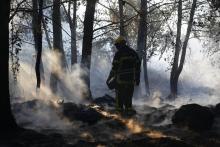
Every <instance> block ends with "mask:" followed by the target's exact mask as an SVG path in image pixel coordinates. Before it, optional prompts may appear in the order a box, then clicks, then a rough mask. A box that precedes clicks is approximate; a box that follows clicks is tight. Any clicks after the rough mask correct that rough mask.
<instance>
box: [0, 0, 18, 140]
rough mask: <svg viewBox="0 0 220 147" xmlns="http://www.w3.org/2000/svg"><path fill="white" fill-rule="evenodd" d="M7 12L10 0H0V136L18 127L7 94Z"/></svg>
mask: <svg viewBox="0 0 220 147" xmlns="http://www.w3.org/2000/svg"><path fill="white" fill-rule="evenodd" d="M9 14H10V0H1V1H0V21H1V23H0V32H1V34H0V36H1V40H0V43H1V49H0V58H1V62H0V71H1V76H0V81H1V82H0V83H1V98H0V116H1V117H0V132H1V134H0V135H1V137H3V135H6V134H5V133H9V132H12V131H15V130H17V129H18V126H17V124H16V121H15V119H14V117H13V115H12V112H11V104H10V94H9V27H8V23H9Z"/></svg>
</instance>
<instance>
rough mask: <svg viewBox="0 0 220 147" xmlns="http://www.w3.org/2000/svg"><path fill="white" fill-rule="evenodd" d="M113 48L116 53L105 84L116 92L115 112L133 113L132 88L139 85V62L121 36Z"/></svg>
mask: <svg viewBox="0 0 220 147" xmlns="http://www.w3.org/2000/svg"><path fill="white" fill-rule="evenodd" d="M115 47H116V48H117V52H116V53H115V56H114V59H113V62H112V69H111V72H110V74H109V76H108V79H107V81H106V83H107V85H108V86H109V88H110V89H113V88H114V89H115V91H116V111H119V112H123V111H125V112H126V113H127V112H128V113H129V112H134V110H133V108H132V97H133V93H134V86H135V85H139V83H140V65H141V62H140V59H139V57H138V54H137V53H136V52H135V51H134V50H133V49H131V48H130V47H129V46H127V45H126V40H125V39H124V38H123V37H122V36H120V37H118V38H117V39H116V40H115ZM112 81H113V82H112Z"/></svg>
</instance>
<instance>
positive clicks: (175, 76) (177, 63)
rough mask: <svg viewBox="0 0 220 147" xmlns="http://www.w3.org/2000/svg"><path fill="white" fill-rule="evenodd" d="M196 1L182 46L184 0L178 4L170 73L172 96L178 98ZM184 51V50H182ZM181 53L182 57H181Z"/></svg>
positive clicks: (194, 0)
mask: <svg viewBox="0 0 220 147" xmlns="http://www.w3.org/2000/svg"><path fill="white" fill-rule="evenodd" d="M196 2H197V0H193V3H192V7H191V10H190V17H189V22H188V27H187V32H186V36H185V40H184V42H183V45H182V46H181V38H180V37H181V28H182V17H183V16H182V10H183V9H182V0H179V4H178V22H177V36H176V45H175V55H174V61H173V66H172V70H171V74H170V96H169V97H170V98H176V97H177V91H178V80H179V76H180V73H181V72H182V69H183V65H184V61H185V56H186V49H187V45H188V40H189V36H190V33H191V29H192V25H193V17H194V14H195V9H196ZM181 51H182V52H181ZM180 53H181V58H180V59H179V57H180Z"/></svg>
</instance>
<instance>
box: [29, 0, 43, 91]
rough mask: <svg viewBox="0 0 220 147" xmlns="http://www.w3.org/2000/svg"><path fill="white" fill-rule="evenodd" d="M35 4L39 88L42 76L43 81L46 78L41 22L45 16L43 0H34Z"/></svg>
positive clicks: (34, 18)
mask: <svg viewBox="0 0 220 147" xmlns="http://www.w3.org/2000/svg"><path fill="white" fill-rule="evenodd" d="M32 4H33V15H32V30H33V35H34V43H35V50H36V53H37V56H36V65H35V71H36V77H37V88H40V84H41V77H42V79H43V81H44V80H45V78H44V69H43V63H42V58H41V55H42V28H41V26H42V25H41V22H42V17H43V10H42V8H43V0H32Z"/></svg>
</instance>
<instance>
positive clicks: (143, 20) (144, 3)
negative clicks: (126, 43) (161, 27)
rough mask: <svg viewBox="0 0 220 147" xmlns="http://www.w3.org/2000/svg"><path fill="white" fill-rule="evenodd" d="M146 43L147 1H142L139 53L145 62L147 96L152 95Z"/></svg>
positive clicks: (138, 40) (138, 39)
mask: <svg viewBox="0 0 220 147" xmlns="http://www.w3.org/2000/svg"><path fill="white" fill-rule="evenodd" d="M146 43H147V0H141V5H140V20H139V27H138V38H137V51H138V55H139V57H140V59H141V61H143V69H144V81H145V90H146V94H147V95H150V91H149V82H148V74H147V59H146V56H147V48H146Z"/></svg>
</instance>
